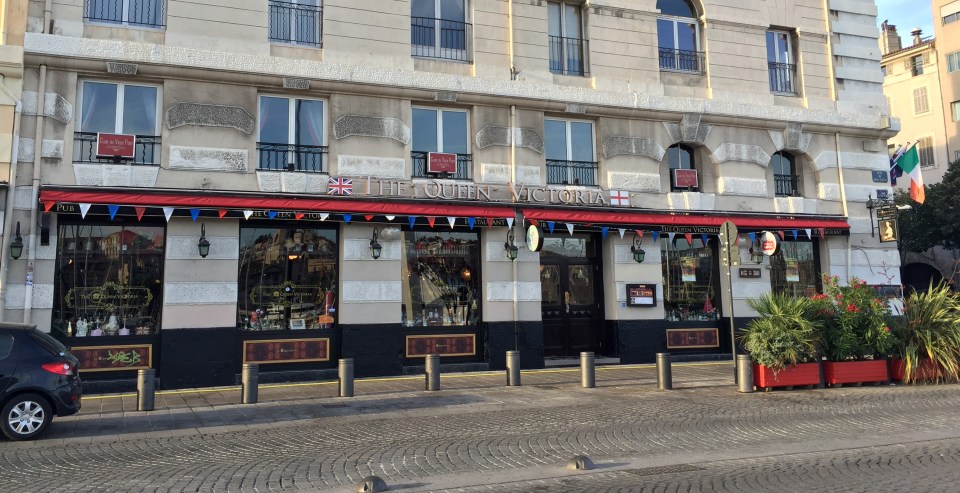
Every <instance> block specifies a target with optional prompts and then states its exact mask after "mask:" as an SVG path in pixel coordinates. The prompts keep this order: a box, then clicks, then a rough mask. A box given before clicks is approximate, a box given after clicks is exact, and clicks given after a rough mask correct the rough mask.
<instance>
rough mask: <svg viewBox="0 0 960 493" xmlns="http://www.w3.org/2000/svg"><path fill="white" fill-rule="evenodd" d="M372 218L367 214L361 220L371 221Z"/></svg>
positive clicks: (371, 215)
mask: <svg viewBox="0 0 960 493" xmlns="http://www.w3.org/2000/svg"><path fill="white" fill-rule="evenodd" d="M373 217H374V216H373V214H367V215H365V216H363V218H364V219H366V220H367V221H369V220H371V219H373Z"/></svg>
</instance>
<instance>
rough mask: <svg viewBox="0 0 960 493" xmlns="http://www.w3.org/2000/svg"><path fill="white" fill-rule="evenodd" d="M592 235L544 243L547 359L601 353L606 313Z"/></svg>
mask: <svg viewBox="0 0 960 493" xmlns="http://www.w3.org/2000/svg"><path fill="white" fill-rule="evenodd" d="M596 247H597V242H596V241H594V239H593V238H592V237H591V236H587V235H576V236H566V237H564V236H557V237H548V238H545V240H544V247H543V251H542V252H541V253H540V289H541V302H540V303H541V304H540V306H541V313H542V317H543V344H544V355H545V356H577V355H578V354H579V353H580V352H582V351H593V352H599V350H600V339H601V336H602V324H603V313H602V310H601V307H602V305H603V303H602V289H601V266H600V261H599V260H600V258H599V255H597V248H596Z"/></svg>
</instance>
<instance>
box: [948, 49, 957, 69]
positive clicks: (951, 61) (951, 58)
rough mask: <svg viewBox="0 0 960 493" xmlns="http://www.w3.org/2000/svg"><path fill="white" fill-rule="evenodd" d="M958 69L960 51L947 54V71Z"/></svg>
mask: <svg viewBox="0 0 960 493" xmlns="http://www.w3.org/2000/svg"><path fill="white" fill-rule="evenodd" d="M958 70H960V51H955V52H953V53H948V54H947V72H956V71H958Z"/></svg>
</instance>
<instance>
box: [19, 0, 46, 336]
mask: <svg viewBox="0 0 960 493" xmlns="http://www.w3.org/2000/svg"><path fill="white" fill-rule="evenodd" d="M47 3H48V4H49V3H50V0H47ZM38 88H39V93H38V94H37V131H36V134H35V136H36V139H35V140H34V143H33V186H32V187H31V193H30V222H29V223H27V231H28V233H27V277H26V293H25V294H24V297H23V323H25V324H29V323H31V321H32V318H33V267H34V263H35V261H36V260H37V234H36V233H37V232H36V230H37V216H38V215H39V212H40V207H39V202H40V167H41V164H42V162H41V161H42V157H41V154H42V152H41V151H42V147H43V126H44V124H45V123H46V119H45V118H44V114H43V107H44V104H45V101H44V99H46V98H45V96H46V93H47V66H46V65H40V83H39V86H38Z"/></svg>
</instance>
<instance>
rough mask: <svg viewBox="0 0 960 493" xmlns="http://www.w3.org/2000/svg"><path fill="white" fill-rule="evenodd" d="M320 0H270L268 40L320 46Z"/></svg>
mask: <svg viewBox="0 0 960 493" xmlns="http://www.w3.org/2000/svg"><path fill="white" fill-rule="evenodd" d="M321 1H322V0H284V1H280V0H270V1H269V2H268V4H269V5H268V8H269V16H270V26H269V28H270V31H269V39H270V41H274V42H278V43H291V44H297V45H307V46H318V47H319V46H321V45H322V43H321V39H322V36H321V34H322V30H323V9H322V7H323V5H322V4H321Z"/></svg>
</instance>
